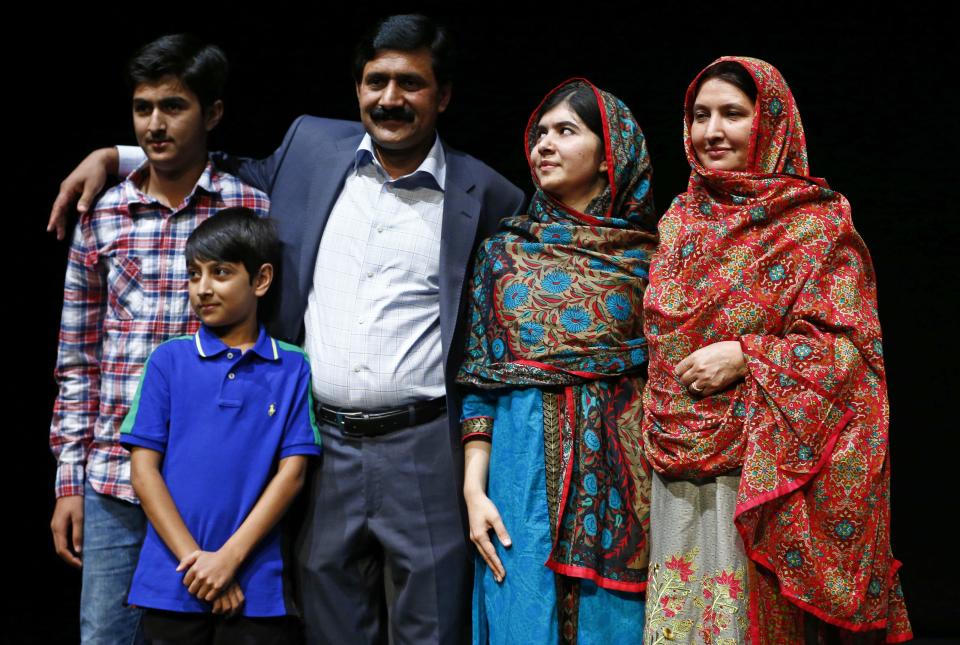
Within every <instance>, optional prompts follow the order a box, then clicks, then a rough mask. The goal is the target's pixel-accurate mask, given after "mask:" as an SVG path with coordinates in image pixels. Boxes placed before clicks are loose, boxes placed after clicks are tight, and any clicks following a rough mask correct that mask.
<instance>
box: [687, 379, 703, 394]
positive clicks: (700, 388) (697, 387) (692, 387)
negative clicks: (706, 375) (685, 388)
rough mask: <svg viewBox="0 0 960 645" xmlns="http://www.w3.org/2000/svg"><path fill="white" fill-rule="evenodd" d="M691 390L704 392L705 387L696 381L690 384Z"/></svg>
mask: <svg viewBox="0 0 960 645" xmlns="http://www.w3.org/2000/svg"><path fill="white" fill-rule="evenodd" d="M690 391H691V392H693V393H694V394H703V388H702V387H700V386H699V385H697V382H696V381H694V382H693V383H691V384H690Z"/></svg>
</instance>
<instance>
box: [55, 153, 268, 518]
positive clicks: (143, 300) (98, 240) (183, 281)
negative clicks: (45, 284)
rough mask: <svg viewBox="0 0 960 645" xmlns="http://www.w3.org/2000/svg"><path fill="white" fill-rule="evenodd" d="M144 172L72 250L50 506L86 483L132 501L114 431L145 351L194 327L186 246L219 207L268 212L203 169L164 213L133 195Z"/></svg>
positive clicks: (254, 194)
mask: <svg viewBox="0 0 960 645" xmlns="http://www.w3.org/2000/svg"><path fill="white" fill-rule="evenodd" d="M147 173H148V167H147V165H146V163H144V164H143V165H141V166H140V167H139V168H137V170H135V171H134V172H133V173H131V174H130V176H129V177H128V178H127V179H126V180H125V181H123V182H122V183H120V184H118V185H117V186H114V187H113V188H111V189H110V190H108V191H107V192H106V193H104V194H103V196H102V197H101V198H100V199H99V200H98V202H97V204H96V207H95V208H94V209H92V210H90V211H89V212H88V213H86V214H85V215H83V216H82V217H81V218H80V221H79V222H77V226H76V228H75V230H74V235H73V241H72V242H71V244H70V253H69V257H68V260H67V274H66V278H65V280H64V288H63V315H62V318H61V322H60V348H59V352H58V355H57V367H56V370H55V372H54V376H55V377H56V380H57V383H58V384H59V386H60V392H59V394H58V396H57V400H56V403H55V404H54V409H53V421H52V423H51V425H50V447H51V450H52V451H53V454H54V456H56V458H57V460H58V466H57V478H56V495H57V497H62V496H64V495H82V494H83V486H84V478H85V477H86V478H89V480H90V484H91V485H92V486H93V489H94V490H96V491H97V492H98V493H102V494H105V495H111V496H113V497H117V498H120V499H123V500H127V501H131V502H136V501H137V499H136V495H135V493H134V491H133V486H132V485H131V483H130V455H129V453H128V452H127V451H126V450H125V449H124V448H122V447H121V446H120V444H119V442H118V440H119V436H120V424H121V423H122V422H123V418H124V416H125V415H126V414H127V409H128V408H129V405H130V402H131V401H132V400H133V397H134V394H135V393H136V389H137V384H138V382H139V379H140V371H141V369H142V367H143V364H144V362H145V361H146V360H147V357H148V356H149V355H150V352H152V351H153V349H154V348H155V347H156V346H157V345H159V344H160V343H161V342H163V341H165V340H167V339H168V338H171V337H173V336H180V335H183V334H192V333H194V332H195V331H196V330H197V327H198V326H199V320H198V319H197V318H196V316H195V315H194V313H193V312H192V310H191V309H190V306H189V302H188V298H187V270H186V262H185V261H184V258H183V248H184V246H185V244H186V241H187V237H189V235H190V233H192V232H193V229H195V228H196V227H197V225H198V224H200V223H201V222H203V221H204V220H205V219H207V218H208V217H210V216H211V215H213V214H214V213H215V212H217V211H218V210H220V209H222V208H228V207H231V206H246V207H247V208H251V209H253V210H254V211H256V212H257V214H259V215H261V216H266V214H267V211H268V210H269V207H270V202H269V199H268V198H267V196H266V195H265V194H264V193H262V192H260V191H258V190H256V189H254V188H251V187H249V186H247V185H245V184H243V183H241V182H240V180H239V179H237V178H236V177H234V176H232V175H229V174H226V173H222V172H218V171H217V170H215V169H214V168H213V166H212V165H211V164H209V163H208V164H207V167H206V168H205V169H204V171H203V174H202V175H201V176H200V179H199V180H198V181H197V185H196V186H195V187H194V189H193V191H192V192H191V193H190V194H189V195H188V196H187V197H186V199H184V200H183V203H182V204H180V205H179V206H177V207H176V208H174V209H171V208H168V207H166V206H164V205H163V204H161V203H160V202H158V201H157V200H156V199H154V198H153V197H151V196H149V195H147V194H145V193H143V192H141V191H140V190H139V189H138V186H141V185H142V184H143V180H144V179H145V178H146V176H147Z"/></svg>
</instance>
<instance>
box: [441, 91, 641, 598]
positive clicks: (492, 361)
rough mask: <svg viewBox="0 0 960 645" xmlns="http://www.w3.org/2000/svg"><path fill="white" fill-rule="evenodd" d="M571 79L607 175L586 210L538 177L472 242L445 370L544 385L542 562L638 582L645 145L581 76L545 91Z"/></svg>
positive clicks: (609, 580)
mask: <svg viewBox="0 0 960 645" xmlns="http://www.w3.org/2000/svg"><path fill="white" fill-rule="evenodd" d="M576 85H587V86H588V87H589V88H590V89H591V90H592V91H593V93H594V94H595V95H596V97H597V101H598V102H599V105H600V108H601V110H600V112H601V118H602V122H603V129H604V132H603V135H604V136H603V140H604V148H605V154H606V159H607V167H608V185H607V187H606V189H605V190H604V192H603V193H602V194H601V195H600V196H598V197H597V198H596V199H594V200H593V201H592V202H591V204H590V205H589V206H588V207H587V209H586V210H587V212H586V213H579V212H577V211H575V210H573V209H571V208H569V207H567V206H565V205H564V204H561V203H559V202H558V201H556V200H555V199H553V198H552V197H551V196H549V195H547V194H546V193H544V192H543V191H542V190H538V191H537V193H536V195H535V196H534V198H533V200H532V202H531V204H530V209H529V213H528V214H526V215H522V216H519V217H513V218H508V219H505V220H504V221H503V222H502V224H501V229H502V230H501V232H500V233H498V234H497V235H494V236H493V237H491V238H490V239H488V240H487V241H486V242H485V243H484V244H483V245H482V246H481V248H480V250H479V251H478V253H477V259H476V263H475V270H474V275H473V280H472V282H471V302H470V336H469V338H468V342H467V348H466V352H465V357H466V358H465V362H464V364H463V366H462V368H461V370H460V374H459V375H458V379H457V380H458V382H459V383H461V384H466V385H469V386H473V387H479V388H486V389H493V388H504V387H516V386H534V387H541V388H544V395H543V396H544V410H545V413H544V426H545V427H544V433H545V445H546V454H545V466H546V470H547V487H548V491H546V492H547V494H548V495H547V496H548V503H549V507H550V515H551V521H552V524H553V526H552V537H553V544H554V546H553V550H552V553H551V555H550V560H549V561H548V562H547V566H549V567H550V568H551V569H553V570H554V571H556V572H557V573H562V574H564V575H568V576H572V577H576V578H586V579H590V580H593V581H594V582H596V583H597V584H598V585H599V586H601V587H605V588H608V589H617V590H623V591H640V590H642V589H643V588H644V587H645V586H646V566H647V529H646V527H647V521H648V517H649V484H650V482H649V479H648V477H647V470H648V468H649V467H648V466H646V464H645V462H644V461H643V458H642V445H641V440H640V436H639V423H640V416H641V401H640V390H641V389H642V386H643V379H642V378H641V377H640V376H639V373H638V372H639V371H640V370H641V369H642V367H643V366H644V365H645V364H646V360H647V354H646V343H645V341H644V339H643V333H642V330H643V320H642V317H641V315H640V314H641V311H642V308H641V306H642V300H643V289H644V287H645V285H646V278H647V267H648V265H649V257H650V255H651V254H652V252H653V250H654V248H655V245H656V237H655V235H654V234H653V232H652V231H653V229H654V227H655V225H654V222H655V213H654V209H653V198H652V194H651V190H650V174H651V170H650V158H649V156H648V155H647V149H646V143H645V141H644V137H643V133H642V132H641V131H640V127H639V126H638V125H637V123H636V121H635V120H634V118H633V115H632V114H631V113H630V110H629V109H628V108H627V107H626V106H625V105H624V104H623V103H622V102H621V101H620V100H619V99H617V98H616V97H614V96H612V95H610V94H608V93H606V92H603V91H601V90H598V89H597V88H596V87H594V86H593V85H592V84H590V83H589V82H587V81H585V80H583V79H573V80H571V81H567V82H566V83H564V84H563V85H561V86H560V87H558V88H556V89H555V90H553V92H551V93H550V94H548V95H547V98H545V99H544V101H546V100H547V99H548V98H549V97H550V96H552V95H553V94H554V93H556V92H559V91H562V90H566V89H569V88H570V87H571V86H576ZM541 105H542V104H541ZM540 116H541V108H540V107H538V108H537V110H536V111H534V113H533V116H532V117H531V119H530V122H529V124H528V126H527V139H526V142H527V151H528V160H529V150H530V149H531V147H532V145H533V143H534V142H535V140H536V138H535V137H536V126H537V124H538V122H539V119H540ZM534 181H535V182H536V176H535V175H534ZM547 411H550V413H549V414H548V413H547ZM493 440H494V441H496V434H494V439H493ZM550 491H555V493H556V494H551V492H550Z"/></svg>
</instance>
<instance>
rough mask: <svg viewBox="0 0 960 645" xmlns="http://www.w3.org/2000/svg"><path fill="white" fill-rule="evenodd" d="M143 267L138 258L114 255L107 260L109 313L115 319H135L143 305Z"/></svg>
mask: <svg viewBox="0 0 960 645" xmlns="http://www.w3.org/2000/svg"><path fill="white" fill-rule="evenodd" d="M142 282H143V269H142V267H141V262H140V258H138V257H133V256H127V255H114V256H111V257H110V258H109V260H108V270H107V291H108V298H107V300H108V302H109V304H110V314H111V316H112V317H113V318H115V319H116V320H136V318H137V315H138V314H139V313H140V312H141V309H142V307H143V284H142Z"/></svg>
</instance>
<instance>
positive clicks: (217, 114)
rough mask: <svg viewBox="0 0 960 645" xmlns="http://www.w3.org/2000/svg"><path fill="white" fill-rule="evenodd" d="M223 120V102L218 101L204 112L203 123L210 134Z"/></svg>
mask: <svg viewBox="0 0 960 645" xmlns="http://www.w3.org/2000/svg"><path fill="white" fill-rule="evenodd" d="M222 118H223V101H221V100H220V99H217V100H216V101H214V102H213V103H212V104H211V105H210V106H209V107H208V108H207V109H206V110H204V114H203V121H204V126H205V127H206V128H207V132H210V131H211V130H213V129H214V128H215V127H217V124H218V123H220V119H222Z"/></svg>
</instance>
